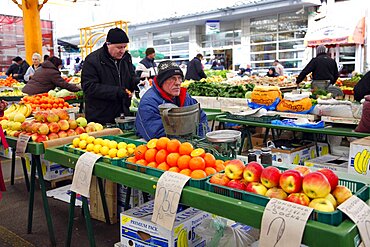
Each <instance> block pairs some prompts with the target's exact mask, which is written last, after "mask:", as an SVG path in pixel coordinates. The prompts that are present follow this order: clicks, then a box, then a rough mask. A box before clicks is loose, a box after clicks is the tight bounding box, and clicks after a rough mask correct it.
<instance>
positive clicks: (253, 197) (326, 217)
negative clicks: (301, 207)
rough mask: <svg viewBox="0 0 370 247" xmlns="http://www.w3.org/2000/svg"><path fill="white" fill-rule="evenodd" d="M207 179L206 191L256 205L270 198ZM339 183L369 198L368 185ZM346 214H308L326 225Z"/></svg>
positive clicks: (341, 218)
mask: <svg viewBox="0 0 370 247" xmlns="http://www.w3.org/2000/svg"><path fill="white" fill-rule="evenodd" d="M278 168H279V169H280V170H282V171H284V170H286V168H283V167H278ZM209 180H210V179H208V180H207V182H206V186H205V189H206V190H207V191H210V192H213V193H216V194H220V195H224V196H227V197H232V198H235V199H239V200H243V201H247V202H251V203H255V204H257V205H261V206H266V205H267V203H268V201H269V200H270V198H268V197H266V196H262V195H258V194H254V193H250V192H247V191H243V190H238V189H233V188H229V187H226V186H222V185H218V184H212V183H210V181H209ZM339 185H344V186H346V187H347V188H349V189H350V190H351V191H352V193H353V194H354V195H356V196H357V197H359V198H360V199H361V200H363V201H367V200H369V187H368V186H367V185H366V184H365V183H362V182H357V181H351V180H348V179H339ZM345 217H346V215H343V213H342V212H341V211H340V210H335V211H334V212H330V213H326V212H320V211H317V210H313V213H312V214H311V216H310V219H311V220H315V221H318V222H321V223H325V224H328V225H333V226H338V225H340V223H341V222H342V221H343V220H344V218H345Z"/></svg>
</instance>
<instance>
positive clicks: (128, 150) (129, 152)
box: [127, 148, 135, 155]
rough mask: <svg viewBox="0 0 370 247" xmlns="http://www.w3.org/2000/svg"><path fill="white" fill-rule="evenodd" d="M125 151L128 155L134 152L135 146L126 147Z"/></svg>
mask: <svg viewBox="0 0 370 247" xmlns="http://www.w3.org/2000/svg"><path fill="white" fill-rule="evenodd" d="M127 152H128V154H129V155H131V154H133V153H134V152H135V148H127Z"/></svg>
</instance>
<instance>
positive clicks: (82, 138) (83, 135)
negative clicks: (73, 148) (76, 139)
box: [80, 133, 89, 140]
mask: <svg viewBox="0 0 370 247" xmlns="http://www.w3.org/2000/svg"><path fill="white" fill-rule="evenodd" d="M87 137H89V135H88V134H87V133H82V134H81V135H80V140H86V139H87Z"/></svg>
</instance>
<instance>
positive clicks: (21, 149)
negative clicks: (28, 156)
mask: <svg viewBox="0 0 370 247" xmlns="http://www.w3.org/2000/svg"><path fill="white" fill-rule="evenodd" d="M30 138H31V136H29V135H20V136H19V137H18V140H17V146H16V151H15V155H17V156H19V157H23V156H24V153H25V152H26V148H27V144H28V141H29V140H30Z"/></svg>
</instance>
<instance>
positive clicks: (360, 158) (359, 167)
mask: <svg viewBox="0 0 370 247" xmlns="http://www.w3.org/2000/svg"><path fill="white" fill-rule="evenodd" d="M369 159H370V152H368V151H367V150H366V149H364V150H363V151H362V152H361V153H360V152H358V153H357V154H356V156H355V160H354V162H353V166H354V168H355V171H356V172H358V173H359V174H364V175H366V173H367V165H368V163H369Z"/></svg>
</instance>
